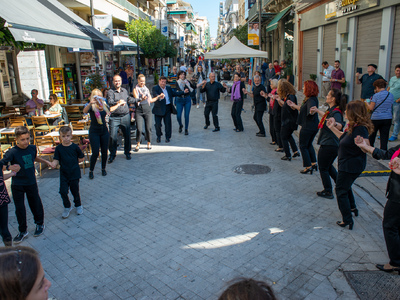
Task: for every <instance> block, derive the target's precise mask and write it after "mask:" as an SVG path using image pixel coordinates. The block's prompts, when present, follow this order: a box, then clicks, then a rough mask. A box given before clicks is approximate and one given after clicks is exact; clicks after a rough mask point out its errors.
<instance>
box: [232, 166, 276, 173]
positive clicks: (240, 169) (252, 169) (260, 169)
mask: <svg viewBox="0 0 400 300" xmlns="http://www.w3.org/2000/svg"><path fill="white" fill-rule="evenodd" d="M233 171H234V172H235V173H237V174H249V175H259V174H267V173H269V172H271V168H270V167H268V166H264V165H240V166H236V167H235V168H234V169H233Z"/></svg>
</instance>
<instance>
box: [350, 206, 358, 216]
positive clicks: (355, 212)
mask: <svg viewBox="0 0 400 300" xmlns="http://www.w3.org/2000/svg"><path fill="white" fill-rule="evenodd" d="M351 212H352V213H353V214H354V215H355V216H356V217H358V209H357V208H352V209H351Z"/></svg>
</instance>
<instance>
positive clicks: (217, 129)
mask: <svg viewBox="0 0 400 300" xmlns="http://www.w3.org/2000/svg"><path fill="white" fill-rule="evenodd" d="M220 130H221V129H219V127H216V128H215V129H214V130H213V132H217V131H220Z"/></svg>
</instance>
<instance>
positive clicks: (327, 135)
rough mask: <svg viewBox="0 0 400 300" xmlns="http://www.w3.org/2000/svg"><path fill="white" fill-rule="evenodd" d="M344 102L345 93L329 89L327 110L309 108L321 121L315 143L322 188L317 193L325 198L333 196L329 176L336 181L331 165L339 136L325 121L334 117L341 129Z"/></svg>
mask: <svg viewBox="0 0 400 300" xmlns="http://www.w3.org/2000/svg"><path fill="white" fill-rule="evenodd" d="M346 102H347V97H346V96H345V95H342V93H341V92H340V91H339V90H338V89H331V90H330V91H329V93H328V95H326V103H327V104H328V105H329V108H328V110H327V111H325V112H324V111H322V110H319V109H318V108H317V107H316V106H314V107H311V109H310V110H311V112H312V113H318V115H319V116H320V117H321V121H320V122H319V124H318V128H319V129H321V130H320V132H319V136H318V142H317V143H318V144H319V145H320V147H319V150H318V167H319V173H320V175H321V180H322V185H323V186H324V189H323V190H322V191H321V192H317V195H318V196H319V197H323V198H327V199H333V198H334V196H333V193H332V182H331V178H332V179H333V181H334V182H336V177H337V170H336V168H335V167H334V166H333V162H334V161H335V159H336V157H337V154H338V149H339V138H338V137H337V136H336V135H335V134H334V133H333V132H332V131H331V130H330V129H329V128H328V127H327V126H326V123H325V121H326V120H327V119H330V118H334V119H335V122H336V123H337V129H339V130H342V128H343V127H344V125H345V122H344V120H343V113H344V111H345V109H346Z"/></svg>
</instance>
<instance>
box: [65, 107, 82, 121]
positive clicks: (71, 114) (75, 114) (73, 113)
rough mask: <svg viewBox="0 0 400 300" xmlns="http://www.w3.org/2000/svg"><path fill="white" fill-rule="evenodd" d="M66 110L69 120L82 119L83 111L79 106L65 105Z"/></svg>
mask: <svg viewBox="0 0 400 300" xmlns="http://www.w3.org/2000/svg"><path fill="white" fill-rule="evenodd" d="M64 108H65V111H66V112H67V115H68V120H69V121H79V120H81V119H82V117H83V116H82V112H81V110H80V109H79V106H73V105H71V106H69V105H67V106H64Z"/></svg>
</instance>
